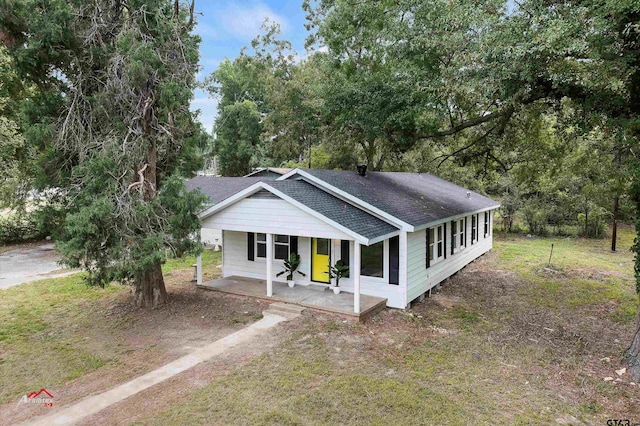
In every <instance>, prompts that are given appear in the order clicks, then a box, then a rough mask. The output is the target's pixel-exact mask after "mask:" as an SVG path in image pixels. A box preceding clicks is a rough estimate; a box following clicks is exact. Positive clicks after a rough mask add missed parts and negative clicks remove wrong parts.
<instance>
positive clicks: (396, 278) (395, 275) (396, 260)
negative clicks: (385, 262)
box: [389, 237, 400, 285]
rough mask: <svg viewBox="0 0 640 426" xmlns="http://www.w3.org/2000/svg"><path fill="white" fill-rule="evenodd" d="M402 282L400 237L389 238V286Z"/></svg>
mask: <svg viewBox="0 0 640 426" xmlns="http://www.w3.org/2000/svg"><path fill="white" fill-rule="evenodd" d="M399 282H400V237H393V238H389V284H394V285H398V283H399Z"/></svg>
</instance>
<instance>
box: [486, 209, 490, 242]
mask: <svg viewBox="0 0 640 426" xmlns="http://www.w3.org/2000/svg"><path fill="white" fill-rule="evenodd" d="M484 231H485V232H484V237H485V238H488V237H489V236H490V235H491V211H486V212H484Z"/></svg>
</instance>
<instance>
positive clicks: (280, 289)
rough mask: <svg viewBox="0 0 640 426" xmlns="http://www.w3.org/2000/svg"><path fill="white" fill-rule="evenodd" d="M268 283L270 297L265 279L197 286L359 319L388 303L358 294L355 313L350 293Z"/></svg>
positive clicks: (237, 279)
mask: <svg viewBox="0 0 640 426" xmlns="http://www.w3.org/2000/svg"><path fill="white" fill-rule="evenodd" d="M271 284H272V295H271V296H267V294H266V291H265V288H266V286H267V282H266V281H265V280H261V279H255V278H246V277H239V276H230V277H225V278H220V279H217V280H213V281H206V282H203V283H201V284H198V287H199V288H202V289H207V290H214V291H220V292H223V293H229V294H236V295H241V296H249V297H256V298H261V299H265V300H273V301H278V302H285V303H292V304H295V305H300V306H304V307H307V308H310V309H315V310H318V311H324V312H329V313H334V314H338V315H341V316H345V317H350V318H353V319H358V320H360V321H364V320H365V319H366V318H369V317H370V316H372V315H374V314H376V313H377V312H378V311H380V310H381V309H384V308H385V306H386V303H387V299H384V298H381V297H374V296H367V295H360V298H359V299H360V300H359V305H360V306H359V309H358V311H359V312H355V311H356V310H355V309H354V295H353V294H350V293H345V292H341V293H340V294H334V293H333V292H332V291H331V290H330V289H328V288H326V287H321V286H316V285H296V286H295V287H294V288H289V286H288V285H287V284H286V283H283V282H278V281H273V282H272V283H271Z"/></svg>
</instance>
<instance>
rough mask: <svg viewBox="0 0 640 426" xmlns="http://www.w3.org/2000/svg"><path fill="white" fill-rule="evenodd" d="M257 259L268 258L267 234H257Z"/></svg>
mask: <svg viewBox="0 0 640 426" xmlns="http://www.w3.org/2000/svg"><path fill="white" fill-rule="evenodd" d="M256 257H260V258H262V259H266V258H267V234H260V233H258V234H256Z"/></svg>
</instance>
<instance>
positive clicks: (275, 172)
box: [200, 167, 291, 247]
mask: <svg viewBox="0 0 640 426" xmlns="http://www.w3.org/2000/svg"><path fill="white" fill-rule="evenodd" d="M290 171H291V169H290V168H285V167H258V168H255V169H254V170H253V171H252V172H251V173H249V174H248V175H245V176H244V177H259V178H261V179H262V180H275V179H277V178H279V177H280V176H282V175H284V174H286V173H288V172H290ZM200 176H207V177H209V176H210V175H205V174H202V175H200ZM234 179H237V178H234ZM201 181H203V182H206V181H207V179H204V180H201ZM200 239H201V241H202V242H203V243H204V244H206V245H208V246H212V247H215V246H220V245H221V244H222V231H221V230H219V229H210V228H203V229H202V231H201V232H200Z"/></svg>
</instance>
